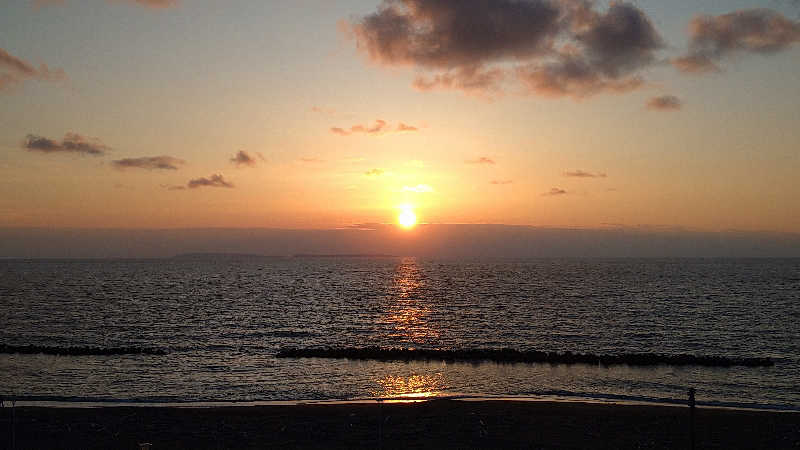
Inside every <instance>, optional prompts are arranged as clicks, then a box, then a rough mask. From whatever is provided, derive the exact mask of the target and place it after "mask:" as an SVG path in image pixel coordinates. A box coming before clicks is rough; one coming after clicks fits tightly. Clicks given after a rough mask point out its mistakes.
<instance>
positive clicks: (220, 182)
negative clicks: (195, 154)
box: [186, 173, 234, 189]
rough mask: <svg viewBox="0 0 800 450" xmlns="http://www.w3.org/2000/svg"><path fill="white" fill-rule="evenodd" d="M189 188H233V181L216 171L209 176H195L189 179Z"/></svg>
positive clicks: (187, 185)
mask: <svg viewBox="0 0 800 450" xmlns="http://www.w3.org/2000/svg"><path fill="white" fill-rule="evenodd" d="M186 187H188V188H189V189H196V188H200V187H216V188H232V187H234V186H233V183H231V182H230V181H228V180H226V179H225V177H224V176H223V175H222V174H221V173H215V174H213V175H211V176H209V177H201V178H195V179H193V180H189V182H188V183H187V184H186Z"/></svg>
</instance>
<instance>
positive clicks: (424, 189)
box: [403, 184, 434, 194]
mask: <svg viewBox="0 0 800 450" xmlns="http://www.w3.org/2000/svg"><path fill="white" fill-rule="evenodd" d="M403 192H416V193H417V194H424V193H428V192H434V189H433V187H431V186H429V185H427V184H418V185H416V186H403Z"/></svg>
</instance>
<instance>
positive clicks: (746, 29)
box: [672, 9, 800, 74]
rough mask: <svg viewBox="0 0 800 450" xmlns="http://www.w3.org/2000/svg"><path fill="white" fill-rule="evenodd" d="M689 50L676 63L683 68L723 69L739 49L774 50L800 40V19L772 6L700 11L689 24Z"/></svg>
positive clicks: (693, 71) (695, 70) (700, 70)
mask: <svg viewBox="0 0 800 450" xmlns="http://www.w3.org/2000/svg"><path fill="white" fill-rule="evenodd" d="M689 35H690V40H689V51H688V52H687V54H686V55H684V56H681V57H679V58H676V59H674V60H673V61H672V64H673V65H674V66H675V67H676V68H677V69H678V70H680V71H681V72H684V73H690V74H703V73H709V72H717V71H719V70H720V68H719V65H718V63H719V62H720V61H721V60H723V59H724V58H726V57H728V56H730V55H732V54H735V53H760V54H771V53H777V52H779V51H782V50H785V49H787V48H789V47H790V46H792V45H793V44H795V43H797V42H800V22H798V21H793V20H791V19H788V18H786V17H785V16H783V15H782V14H781V13H779V12H776V11H773V10H770V9H742V10H738V11H734V12H731V13H728V14H722V15H719V16H710V15H699V16H696V17H694V18H693V19H692V21H691V23H690V24H689Z"/></svg>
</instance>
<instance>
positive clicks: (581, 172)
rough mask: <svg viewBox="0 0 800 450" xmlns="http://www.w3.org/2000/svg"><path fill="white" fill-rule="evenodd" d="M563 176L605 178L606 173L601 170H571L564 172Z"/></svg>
mask: <svg viewBox="0 0 800 450" xmlns="http://www.w3.org/2000/svg"><path fill="white" fill-rule="evenodd" d="M564 176H565V177H576V178H605V177H606V174H604V173H602V172H587V171H585V170H580V169H578V170H573V171H568V172H564Z"/></svg>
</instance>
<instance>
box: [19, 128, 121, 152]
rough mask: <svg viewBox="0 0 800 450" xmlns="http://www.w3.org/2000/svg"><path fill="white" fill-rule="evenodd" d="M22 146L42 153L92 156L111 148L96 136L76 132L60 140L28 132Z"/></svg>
mask: <svg viewBox="0 0 800 450" xmlns="http://www.w3.org/2000/svg"><path fill="white" fill-rule="evenodd" d="M22 148H24V149H26V150H28V151H35V152H42V153H81V154H84V155H92V156H102V155H104V154H105V153H106V152H107V151H109V150H111V148H110V147H108V146H106V145H105V144H103V143H102V142H100V140H99V139H97V138H87V137H84V136H81V135H79V134H76V133H67V134H65V135H64V139H62V140H61V141H60V142H59V141H56V140H54V139H49V138H46V137H42V136H37V135H34V134H29V135H28V136H27V137H26V138H25V141H24V142H23V143H22Z"/></svg>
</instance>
